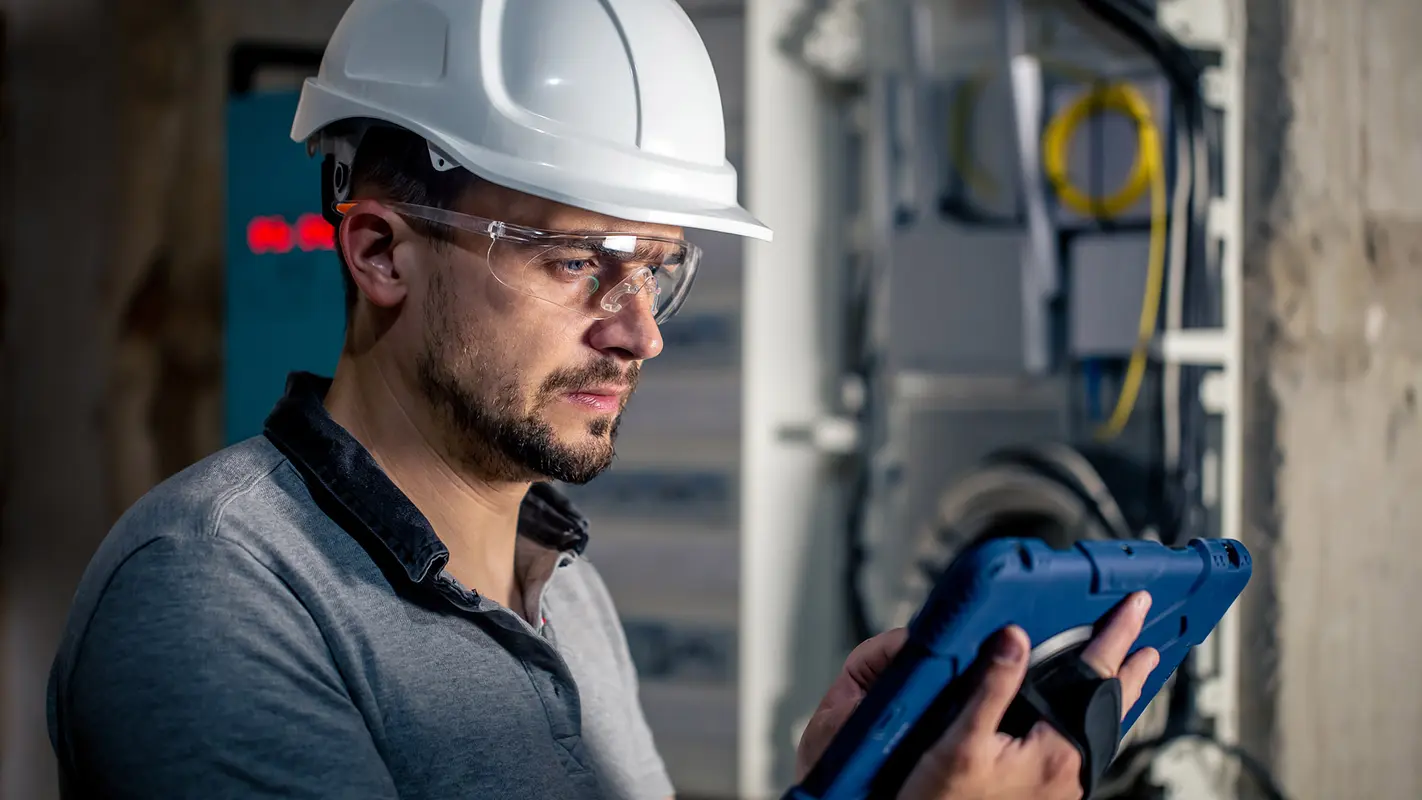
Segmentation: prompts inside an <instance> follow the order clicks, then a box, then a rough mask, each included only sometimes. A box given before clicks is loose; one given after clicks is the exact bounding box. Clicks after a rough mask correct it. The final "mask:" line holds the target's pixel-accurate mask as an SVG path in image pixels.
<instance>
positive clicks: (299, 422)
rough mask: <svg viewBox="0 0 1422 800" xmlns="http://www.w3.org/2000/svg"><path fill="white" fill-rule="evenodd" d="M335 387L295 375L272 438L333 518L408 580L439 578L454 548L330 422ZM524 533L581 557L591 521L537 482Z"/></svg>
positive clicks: (522, 511) (524, 509)
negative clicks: (386, 556) (389, 558)
mask: <svg viewBox="0 0 1422 800" xmlns="http://www.w3.org/2000/svg"><path fill="white" fill-rule="evenodd" d="M330 388H331V379H330V378H324V377H321V376H318V375H313V374H311V373H308V372H293V373H291V375H290V376H288V378H287V383H286V393H285V394H284V395H283V396H282V398H281V399H280V400H279V401H277V404H276V407H275V408H273V409H272V412H271V414H270V415H269V416H268V417H267V421H266V427H265V431H264V432H265V434H266V436H267V438H268V439H270V440H271V442H272V443H273V444H274V445H276V447H277V449H278V450H280V451H281V452H282V453H283V454H284V455H285V456H286V457H287V458H288V459H289V460H290V461H291V463H292V465H293V466H295V467H296V469H297V471H298V472H300V473H301V475H302V477H303V478H304V479H305V480H306V483H307V485H308V486H309V487H310V488H311V490H312V491H313V492H320V493H321V494H324V495H325V499H327V500H329V501H332V504H331V506H330V511H331V512H334V513H332V514H331V515H332V518H333V519H335V521H336V522H337V523H339V524H340V525H341V527H342V528H344V529H345V530H346V531H347V532H348V533H351V534H352V535H356V536H357V538H360V539H362V540H365V539H374V540H375V541H377V542H379V543H380V544H381V545H383V546H384V548H385V549H387V550H389V552H390V554H391V555H393V556H394V557H395V558H396V559H397V560H398V561H399V563H400V566H401V567H403V568H404V571H405V572H406V573H407V574H408V575H409V576H410V580H412V581H415V582H416V583H424V582H426V581H430V580H433V578H434V577H435V576H437V575H438V574H439V572H440V570H441V569H443V568H444V565H445V564H446V563H447V562H448V561H449V550H448V548H446V547H445V546H444V543H443V542H441V541H440V540H439V537H438V536H436V535H435V532H434V528H433V527H431V525H430V523H429V520H427V519H425V516H424V514H422V513H420V510H419V509H418V508H416V507H415V504H414V503H413V502H411V500H410V498H408V497H406V496H405V493H404V492H402V491H400V489H399V487H397V486H396V485H395V483H394V482H393V481H391V480H390V478H389V477H388V476H387V475H386V474H385V471H384V470H383V469H381V467H380V465H379V464H377V463H376V462H375V459H374V458H373V457H372V456H371V455H370V453H369V452H368V451H367V450H366V449H365V448H364V447H363V446H361V444H360V443H359V442H357V441H356V440H355V437H353V436H351V435H350V433H349V432H348V431H347V430H346V429H345V428H342V427H341V426H340V425H339V424H337V423H336V421H335V420H333V419H331V416H330V414H328V413H327V412H326V407H325V398H326V392H327V390H329V389H330ZM518 533H519V535H520V536H522V537H524V538H527V539H529V540H532V541H533V542H535V543H537V544H540V545H542V546H544V547H548V548H551V549H554V550H560V551H572V552H575V553H578V554H581V553H582V552H583V549H584V548H586V547H587V542H588V521H587V519H586V518H585V517H584V516H583V515H582V514H581V513H579V512H578V510H577V509H576V508H574V507H573V504H572V503H571V502H570V501H569V500H568V498H567V497H565V496H563V494H562V493H561V492H559V491H558V490H557V489H554V488H553V487H552V486H550V485H548V484H546V483H535V484H534V485H533V486H532V487H530V488H529V491H528V494H527V495H526V496H525V497H524V499H523V505H522V506H520V508H519V515H518Z"/></svg>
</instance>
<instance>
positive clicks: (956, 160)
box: [948, 64, 1168, 439]
mask: <svg viewBox="0 0 1422 800" xmlns="http://www.w3.org/2000/svg"><path fill="white" fill-rule="evenodd" d="M1052 67H1053V71H1054V72H1056V73H1059V74H1062V75H1064V76H1066V77H1068V78H1074V79H1079V80H1083V82H1085V81H1086V80H1095V76H1091V75H1088V74H1087V73H1086V71H1085V70H1082V69H1080V68H1078V67H1074V66H1071V65H1063V64H1053V65H1052ZM987 80H988V73H986V72H983V73H980V74H978V75H976V76H974V77H973V78H972V79H970V80H968V81H965V82H964V83H963V84H962V85H961V86H960V89H959V92H958V93H957V96H956V97H955V98H954V101H953V105H952V107H951V110H950V112H949V120H950V121H949V131H948V135H949V141H948V154H949V160H950V161H951V162H952V164H953V167H954V169H955V170H956V171H957V173H958V175H959V176H960V177H962V178H963V180H964V181H965V183H967V184H968V187H969V189H970V190H972V191H974V192H975V193H977V194H987V195H993V194H996V189H997V185H996V181H994V180H993V178H992V176H991V175H989V174H987V172H986V170H983V169H982V167H981V165H979V164H977V163H975V162H974V161H973V159H972V158H971V157H970V155H969V152H968V150H969V145H968V133H967V127H968V120H969V119H970V118H971V116H972V109H973V108H974V107H975V106H976V105H977V101H978V99H979V96H980V95H981V93H982V90H983V88H984V85H985V84H986V82H987ZM1102 111H1113V112H1116V113H1119V114H1122V115H1124V116H1125V117H1127V118H1128V119H1130V120H1131V121H1133V122H1134V123H1135V124H1136V130H1137V134H1138V136H1137V148H1136V159H1135V162H1134V163H1133V164H1132V165H1131V171H1130V174H1129V176H1128V177H1127V178H1126V181H1125V183H1124V184H1123V185H1122V186H1121V187H1120V188H1119V189H1117V190H1116V191H1115V192H1114V193H1113V194H1111V195H1109V196H1107V197H1103V198H1097V197H1092V196H1091V195H1089V194H1088V193H1087V192H1085V191H1083V190H1082V189H1080V188H1079V187H1077V186H1076V185H1075V184H1073V183H1072V182H1071V178H1070V176H1069V175H1068V174H1067V164H1068V162H1069V161H1070V150H1071V141H1072V137H1074V136H1075V135H1076V132H1077V130H1078V129H1079V128H1080V127H1081V125H1082V123H1084V122H1086V120H1087V119H1089V118H1091V117H1092V116H1094V115H1096V114H1098V113H1101V112H1102ZM1164 161H1165V154H1164V152H1163V150H1162V142H1161V134H1160V129H1159V127H1158V126H1157V125H1156V122H1155V118H1154V115H1153V114H1152V112H1151V108H1150V102H1149V101H1148V100H1147V99H1146V98H1145V96H1144V95H1142V94H1141V93H1140V91H1139V90H1137V89H1136V88H1135V87H1134V86H1132V85H1130V84H1128V83H1108V84H1099V83H1098V84H1097V85H1095V86H1093V87H1092V88H1091V89H1088V90H1086V91H1084V92H1082V94H1081V95H1080V96H1079V97H1077V98H1076V99H1075V100H1074V101H1073V102H1072V103H1070V104H1069V105H1067V106H1066V107H1065V108H1063V109H1062V110H1061V111H1060V112H1058V113H1057V115H1056V116H1055V117H1053V118H1052V120H1051V121H1050V122H1049V123H1048V124H1047V128H1046V130H1045V131H1044V132H1043V137H1042V165H1043V170H1044V171H1045V172H1046V175H1047V179H1048V180H1049V181H1050V182H1051V184H1052V187H1053V189H1054V190H1055V191H1056V193H1057V196H1058V197H1059V198H1060V201H1061V204H1062V205H1063V206H1065V207H1066V208H1069V209H1071V210H1072V211H1075V212H1076V213H1078V214H1081V215H1083V216H1087V217H1093V218H1098V219H1100V218H1106V219H1110V218H1112V217H1118V216H1120V215H1121V214H1122V213H1124V212H1126V211H1128V210H1130V209H1131V208H1132V207H1133V206H1135V204H1136V203H1137V202H1139V200H1140V198H1141V195H1143V194H1144V193H1146V192H1147V191H1149V192H1150V249H1149V254H1148V261H1149V263H1148V265H1147V275H1146V289H1145V296H1144V297H1143V298H1142V301H1141V314H1140V328H1139V331H1138V333H1137V337H1136V343H1135V346H1134V347H1133V348H1132V350H1131V357H1130V361H1129V363H1128V364H1127V366H1126V375H1125V379H1124V380H1123V381H1122V386H1121V392H1120V394H1119V396H1118V397H1117V400H1116V407H1115V408H1114V409H1113V410H1112V412H1111V415H1110V416H1109V417H1108V418H1107V419H1106V421H1105V422H1104V423H1103V424H1102V425H1101V426H1099V427H1098V429H1097V431H1096V436H1097V438H1099V439H1113V438H1115V437H1116V436H1119V435H1120V434H1121V431H1122V430H1124V429H1125V427H1126V423H1127V422H1129V421H1130V418H1131V413H1132V411H1133V410H1134V409H1135V406H1136V402H1137V401H1138V400H1139V398H1140V390H1141V384H1142V383H1143V382H1144V380H1145V372H1146V366H1147V363H1148V362H1149V360H1150V345H1151V341H1152V340H1153V339H1154V338H1155V328H1156V321H1157V317H1158V315H1159V313H1160V301H1161V295H1162V293H1163V289H1164V285H1165V245H1166V225H1167V220H1168V213H1167V210H1166V198H1165V188H1166V187H1165V168H1164Z"/></svg>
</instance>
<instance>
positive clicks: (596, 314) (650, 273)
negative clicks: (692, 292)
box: [488, 234, 699, 322]
mask: <svg viewBox="0 0 1422 800" xmlns="http://www.w3.org/2000/svg"><path fill="white" fill-rule="evenodd" d="M698 257H699V251H697V250H696V249H695V248H694V247H692V246H690V245H688V244H686V243H684V242H670V241H666V240H662V239H649V238H645V237H639V236H632V235H623V234H613V235H607V236H597V235H592V236H569V237H566V238H555V237H548V238H543V237H540V238H539V239H538V240H528V241H520V240H518V239H515V238H512V237H509V238H503V237H501V238H497V239H495V240H494V241H493V243H492V244H491V245H490V247H489V254H488V262H489V268H490V269H491V270H493V273H494V276H495V277H496V278H498V279H499V281H500V282H502V283H503V284H505V285H506V286H509V287H510V288H512V289H515V290H517V291H519V292H523V293H525V294H528V295H531V296H533V297H537V298H539V299H541V300H545V301H547V302H550V303H554V304H556V305H559V306H562V307H564V308H568V309H571V310H573V311H576V312H578V313H579V314H582V315H584V316H587V317H591V318H593V319H606V318H608V317H611V316H613V315H614V314H617V313H620V312H621V311H623V310H624V309H629V308H639V307H640V308H645V309H646V310H647V311H649V312H650V313H651V314H652V315H653V317H654V318H655V319H656V320H657V321H658V322H662V321H665V320H666V319H667V318H669V317H670V316H671V315H672V314H673V313H675V311H676V309H677V308H678V307H679V306H680V305H681V301H682V299H683V298H684V297H685V295H686V292H687V290H688V289H689V288H690V284H691V278H692V276H693V275H694V274H695V272H696V261H697V260H698Z"/></svg>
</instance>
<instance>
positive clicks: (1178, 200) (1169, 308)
mask: <svg viewBox="0 0 1422 800" xmlns="http://www.w3.org/2000/svg"><path fill="white" fill-rule="evenodd" d="M1175 140H1176V143H1175V150H1176V155H1177V158H1176V166H1175V197H1174V199H1173V201H1172V206H1171V209H1170V251H1169V254H1168V257H1167V264H1168V266H1167V268H1166V269H1167V270H1168V272H1167V275H1168V279H1169V283H1168V288H1167V289H1166V292H1165V294H1166V305H1165V333H1166V335H1167V336H1168V335H1169V334H1170V333H1172V332H1174V331H1178V330H1180V329H1181V328H1182V327H1183V326H1184V317H1185V270H1186V267H1187V266H1188V265H1187V263H1186V258H1187V254H1188V251H1189V237H1188V234H1189V230H1190V222H1189V220H1188V219H1187V217H1188V215H1189V213H1190V192H1191V189H1192V188H1201V187H1202V186H1203V182H1202V181H1200V180H1198V176H1197V173H1196V170H1198V169H1200V162H1199V161H1194V162H1193V163H1192V159H1191V152H1190V144H1189V142H1188V141H1187V140H1186V138H1185V137H1182V136H1177V137H1175ZM1195 156H1196V157H1198V156H1199V153H1198V152H1196V153H1195ZM1206 169H1208V167H1206ZM1161 394H1162V395H1163V396H1162V397H1161V417H1162V419H1161V422H1162V423H1163V424H1162V426H1161V427H1162V428H1164V434H1165V437H1164V438H1165V441H1164V444H1163V446H1162V449H1163V451H1164V452H1163V453H1162V457H1163V460H1164V461H1165V469H1166V474H1167V475H1172V476H1173V475H1174V474H1175V473H1176V471H1177V470H1178V469H1179V468H1180V439H1181V414H1180V402H1181V398H1180V362H1179V361H1174V360H1167V361H1166V363H1165V369H1164V374H1163V375H1162V376H1161Z"/></svg>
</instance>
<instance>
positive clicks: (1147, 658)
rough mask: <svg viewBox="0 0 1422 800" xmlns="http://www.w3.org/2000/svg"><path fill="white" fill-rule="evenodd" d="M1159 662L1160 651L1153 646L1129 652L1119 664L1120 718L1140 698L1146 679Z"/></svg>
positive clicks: (1117, 675)
mask: <svg viewBox="0 0 1422 800" xmlns="http://www.w3.org/2000/svg"><path fill="white" fill-rule="evenodd" d="M1158 664H1160V653H1158V652H1156V649H1155V648H1154V647H1143V648H1141V649H1140V650H1137V651H1136V652H1134V653H1132V654H1131V657H1130V658H1128V659H1126V663H1124V664H1122V665H1121V670H1120V672H1118V673H1116V677H1117V678H1119V679H1120V680H1121V718H1122V719H1125V718H1126V714H1128V713H1130V711H1131V709H1132V708H1133V707H1135V705H1136V701H1137V700H1140V699H1141V692H1142V691H1143V690H1144V689H1145V682H1146V679H1147V678H1149V677H1150V673H1151V671H1152V670H1154V669H1155V668H1156V666H1157V665H1158Z"/></svg>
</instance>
